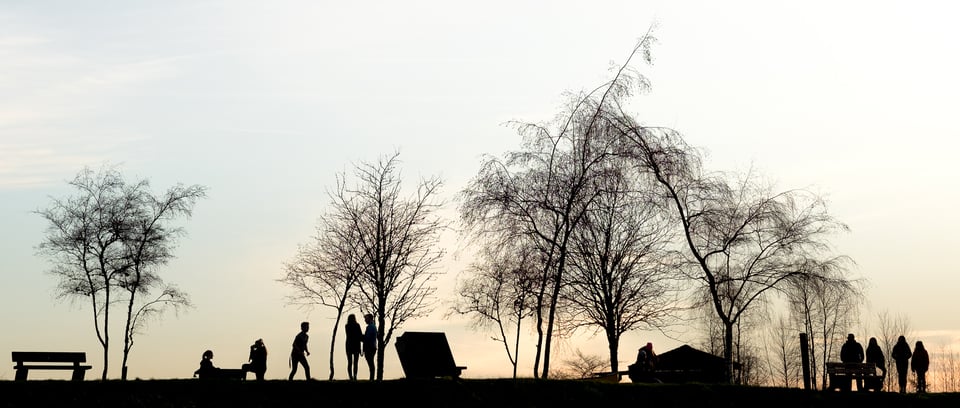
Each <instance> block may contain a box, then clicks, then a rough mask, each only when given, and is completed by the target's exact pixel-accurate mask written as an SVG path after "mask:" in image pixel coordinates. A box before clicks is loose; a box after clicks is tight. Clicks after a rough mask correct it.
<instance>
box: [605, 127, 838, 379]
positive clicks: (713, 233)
mask: <svg viewBox="0 0 960 408" xmlns="http://www.w3.org/2000/svg"><path fill="white" fill-rule="evenodd" d="M619 117H620V119H621V120H622V122H623V123H622V128H623V134H624V136H625V137H626V138H627V139H629V140H630V142H631V143H633V144H634V147H635V150H634V152H633V155H634V157H635V158H636V160H637V165H638V166H642V167H643V168H645V169H647V170H648V171H649V174H650V176H652V177H653V178H654V179H656V180H657V181H658V182H659V183H660V184H661V185H662V187H663V191H664V193H665V195H666V197H667V200H668V201H669V202H671V203H672V204H673V206H674V208H675V210H676V217H677V220H678V222H679V224H680V226H681V228H682V234H683V236H684V241H685V244H686V247H687V249H688V251H687V253H686V254H687V256H688V266H689V267H688V268H687V269H685V271H686V272H687V273H688V277H689V278H690V279H691V281H693V282H698V283H699V284H700V285H702V287H703V288H704V289H705V290H706V291H707V292H708V293H709V294H710V302H711V304H712V306H713V309H714V311H715V312H716V314H717V317H718V318H719V319H720V323H721V324H722V325H723V326H724V342H723V344H724V352H723V358H724V361H725V362H726V365H727V371H728V379H729V380H730V381H732V380H733V378H732V373H733V354H734V349H733V348H734V344H733V343H734V339H733V336H734V328H735V325H736V324H737V322H738V320H739V319H740V318H741V316H742V315H743V314H744V313H745V312H747V311H748V310H750V309H751V307H752V305H753V304H754V303H756V302H759V301H760V300H761V299H763V298H764V297H765V296H767V295H768V293H773V292H776V291H777V290H779V289H780V288H782V287H783V286H784V285H785V283H786V281H787V280H788V279H789V278H791V277H793V276H797V275H804V274H809V273H815V272H816V271H810V270H805V269H803V268H802V267H801V266H802V265H803V264H804V263H805V262H807V261H808V260H810V259H817V258H820V257H821V256H822V255H823V254H824V253H825V252H827V251H828V250H829V245H828V241H827V238H828V236H829V235H830V234H832V233H835V232H837V231H845V230H847V226H846V225H844V224H842V223H840V222H838V221H836V220H835V219H834V218H833V217H832V216H830V214H829V213H828V212H827V209H826V205H825V202H824V201H823V200H822V199H820V198H819V197H817V196H816V195H814V194H810V193H809V192H806V191H802V190H787V191H784V192H773V191H772V190H771V189H770V188H769V187H766V186H765V185H764V184H762V183H758V182H757V177H756V175H754V174H752V173H748V174H747V175H746V176H745V177H743V178H741V179H739V180H738V181H735V182H731V181H730V180H729V179H728V178H727V177H726V176H724V175H722V174H713V175H706V174H704V173H703V172H702V171H701V169H700V164H699V163H700V159H699V157H698V155H696V154H695V152H694V151H693V150H691V149H688V148H686V147H685V146H686V145H685V144H684V143H683V142H682V140H681V139H680V137H679V135H678V134H676V132H673V131H669V130H662V129H651V128H648V127H644V126H642V125H639V124H637V123H636V122H634V121H633V120H632V119H631V118H630V117H629V116H626V115H622V114H620V116H619Z"/></svg>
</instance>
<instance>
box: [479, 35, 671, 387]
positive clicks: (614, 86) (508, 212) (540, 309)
mask: <svg viewBox="0 0 960 408" xmlns="http://www.w3.org/2000/svg"><path fill="white" fill-rule="evenodd" d="M653 41H654V38H653V37H652V35H651V34H650V32H648V33H647V34H646V35H644V36H643V37H642V38H641V39H640V40H639V41H638V43H637V46H636V48H635V50H634V52H633V54H637V53H642V54H643V55H644V56H645V57H646V59H647V61H649V60H650V55H649V48H650V45H651V44H652V42H653ZM626 69H628V67H626V66H625V67H621V68H620V70H619V71H617V73H616V74H615V76H614V78H615V79H614V80H611V81H609V82H607V83H605V84H603V85H601V86H599V87H597V88H595V89H593V90H591V91H588V92H580V93H577V94H572V95H569V101H570V102H569V104H568V106H567V107H566V108H565V109H564V110H563V111H562V113H561V114H560V115H558V117H557V119H556V120H555V121H554V122H553V123H549V124H533V123H519V124H517V125H518V130H519V132H520V134H521V135H523V137H524V139H523V147H522V149H521V150H518V151H512V152H508V153H507V154H506V158H505V159H504V160H500V159H498V158H494V157H490V156H487V157H485V158H484V160H483V163H482V164H481V169H480V171H479V173H478V174H477V176H476V177H474V179H473V180H471V182H470V184H469V185H468V187H467V188H465V189H464V190H463V192H462V193H461V198H462V201H461V207H460V210H461V221H462V222H463V224H464V225H465V226H466V230H467V231H468V234H474V235H475V236H482V235H485V234H490V233H493V234H509V233H513V234H518V235H526V236H528V237H530V239H532V240H534V242H535V245H536V247H537V248H538V249H539V250H540V251H541V252H542V253H543V256H542V259H543V261H544V262H543V265H542V266H541V274H540V275H541V277H540V279H539V280H538V281H539V282H540V283H541V285H542V286H541V287H540V288H538V292H537V294H536V295H535V306H534V307H535V314H534V316H535V318H536V328H537V348H536V356H535V359H534V360H535V361H534V377H537V378H539V377H540V376H541V369H542V377H543V378H547V377H548V376H549V371H550V350H551V346H552V341H553V336H554V331H555V330H556V329H557V325H556V323H557V321H556V320H557V315H558V304H559V302H560V301H561V299H560V292H561V290H562V288H563V287H564V285H565V284H566V283H567V282H568V278H567V277H566V276H565V273H566V271H567V262H568V256H569V253H570V250H571V244H572V239H573V234H574V231H575V230H576V228H577V226H578V224H579V223H580V222H581V221H582V220H583V218H584V216H585V215H586V213H587V211H588V208H589V207H590V206H591V203H592V201H593V200H594V199H595V198H596V197H597V194H598V192H599V189H598V188H597V186H596V185H595V180H600V179H604V178H606V177H607V173H608V172H609V171H610V168H609V166H608V163H607V161H608V160H609V159H610V158H612V157H615V156H616V155H617V154H618V146H619V144H620V143H621V142H620V141H619V140H618V138H617V137H613V136H615V135H614V134H613V133H611V130H614V129H613V128H611V127H610V126H609V123H607V122H606V121H604V120H603V117H602V115H601V113H602V112H603V110H604V109H605V108H608V107H609V106H610V105H611V104H616V103H618V99H619V98H622V97H624V96H626V95H629V94H630V93H632V92H635V91H636V90H637V89H644V88H645V87H646V85H647V82H646V80H645V79H644V78H643V77H641V76H639V75H633V76H628V77H622V78H621V77H620V75H621V73H622V72H623V71H624V70H626ZM617 78H619V79H617ZM541 357H542V365H541Z"/></svg>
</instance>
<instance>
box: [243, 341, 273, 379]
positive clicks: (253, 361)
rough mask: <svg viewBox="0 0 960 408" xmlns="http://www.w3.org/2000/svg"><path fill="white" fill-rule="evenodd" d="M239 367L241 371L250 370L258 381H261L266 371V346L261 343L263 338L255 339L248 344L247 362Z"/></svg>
mask: <svg viewBox="0 0 960 408" xmlns="http://www.w3.org/2000/svg"><path fill="white" fill-rule="evenodd" d="M241 368H243V371H250V372H252V373H254V374H255V375H256V376H257V380H258V381H263V374H264V373H266V372H267V347H266V346H264V345H263V339H257V340H256V341H254V342H253V345H252V346H250V357H249V358H248V363H247V364H244V365H243V366H242V367H241Z"/></svg>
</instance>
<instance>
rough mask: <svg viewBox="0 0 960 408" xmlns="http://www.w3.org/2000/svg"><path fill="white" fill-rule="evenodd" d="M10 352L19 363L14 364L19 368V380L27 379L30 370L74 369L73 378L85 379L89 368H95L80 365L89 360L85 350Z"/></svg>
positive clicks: (14, 360)
mask: <svg viewBox="0 0 960 408" xmlns="http://www.w3.org/2000/svg"><path fill="white" fill-rule="evenodd" d="M10 354H11V356H12V359H13V362H15V363H17V365H15V366H13V368H14V369H15V370H17V375H16V378H15V379H16V380H17V381H26V380H27V373H28V372H29V371H30V370H72V371H73V376H72V377H71V379H72V380H74V381H83V376H84V374H86V372H87V370H89V369H91V368H93V366H88V365H80V363H85V362H87V353H84V352H62V351H14V352H11V353H10ZM28 363H43V364H28ZM53 363H58V364H53Z"/></svg>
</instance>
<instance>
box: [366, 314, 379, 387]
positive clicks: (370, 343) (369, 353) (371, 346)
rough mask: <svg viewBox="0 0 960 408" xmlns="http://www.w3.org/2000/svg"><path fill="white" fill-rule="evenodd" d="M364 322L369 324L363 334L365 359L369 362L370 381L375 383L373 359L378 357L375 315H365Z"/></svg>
mask: <svg viewBox="0 0 960 408" xmlns="http://www.w3.org/2000/svg"><path fill="white" fill-rule="evenodd" d="M363 321H364V322H366V323H367V329H366V330H365V331H364V332H363V358H364V359H366V360H367V368H368V369H369V370H370V381H373V378H374V371H375V370H374V365H373V358H374V356H376V355H377V325H376V324H374V323H373V315H372V314H370V313H367V314H365V315H363Z"/></svg>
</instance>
